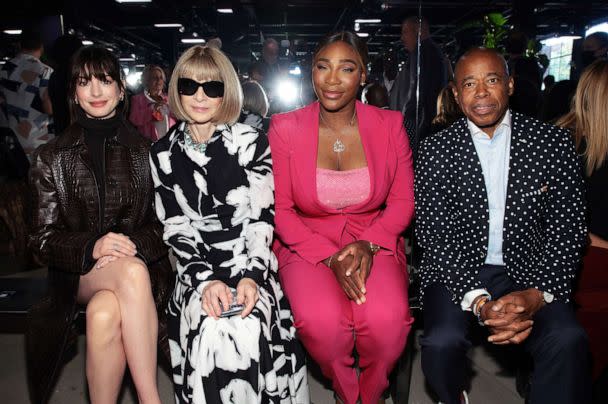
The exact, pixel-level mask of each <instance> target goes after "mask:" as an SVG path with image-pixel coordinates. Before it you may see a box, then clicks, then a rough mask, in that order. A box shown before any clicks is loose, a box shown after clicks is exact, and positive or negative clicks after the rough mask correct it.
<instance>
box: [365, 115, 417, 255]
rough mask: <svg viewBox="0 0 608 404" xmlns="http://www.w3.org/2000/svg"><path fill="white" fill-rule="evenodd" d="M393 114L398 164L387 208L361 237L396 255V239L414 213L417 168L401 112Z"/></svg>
mask: <svg viewBox="0 0 608 404" xmlns="http://www.w3.org/2000/svg"><path fill="white" fill-rule="evenodd" d="M394 116H395V117H397V116H398V117H399V118H395V119H391V120H390V127H389V128H387V129H388V131H389V133H390V144H389V148H391V149H393V150H395V153H396V155H397V166H396V169H395V173H394V176H393V181H392V183H391V184H390V189H389V193H388V196H387V198H386V202H385V205H386V207H385V208H384V209H383V210H382V213H380V215H379V216H378V218H377V219H376V220H375V221H374V223H373V224H372V225H371V226H370V227H369V228H367V229H366V230H364V231H363V233H361V235H360V236H359V239H360V240H367V241H371V242H372V243H374V244H378V245H379V246H381V247H383V248H385V249H387V250H390V251H392V252H393V254H395V255H396V250H397V240H398V239H399V236H400V235H401V233H402V232H403V231H404V230H405V229H406V228H407V226H408V225H409V224H410V222H411V220H412V217H413V215H414V170H413V167H412V151H411V149H410V146H409V142H408V138H407V135H406V133H405V129H404V128H403V125H402V119H401V114H394Z"/></svg>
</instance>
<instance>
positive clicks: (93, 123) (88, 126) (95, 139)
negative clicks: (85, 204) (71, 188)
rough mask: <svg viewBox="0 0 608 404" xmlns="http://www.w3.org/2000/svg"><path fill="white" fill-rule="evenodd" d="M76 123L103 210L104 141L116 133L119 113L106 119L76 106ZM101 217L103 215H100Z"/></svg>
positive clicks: (119, 119)
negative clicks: (97, 117)
mask: <svg viewBox="0 0 608 404" xmlns="http://www.w3.org/2000/svg"><path fill="white" fill-rule="evenodd" d="M76 122H78V124H79V125H80V126H82V127H83V128H84V142H85V144H86V146H87V150H88V152H89V156H90V158H91V165H92V167H91V168H92V169H93V175H94V176H95V179H96V181H97V191H98V192H99V210H100V212H103V211H104V210H105V202H106V201H105V199H106V192H105V189H106V186H105V183H106V178H105V177H106V176H105V168H106V167H105V155H106V147H105V145H106V142H107V140H108V138H110V137H112V136H114V135H116V131H117V130H118V127H119V126H120V124H121V122H122V118H121V116H120V114H119V113H117V114H116V115H114V116H113V117H111V118H107V119H95V118H89V117H87V116H86V114H85V113H84V111H83V110H82V108H78V116H77V120H76ZM102 217H103V215H102Z"/></svg>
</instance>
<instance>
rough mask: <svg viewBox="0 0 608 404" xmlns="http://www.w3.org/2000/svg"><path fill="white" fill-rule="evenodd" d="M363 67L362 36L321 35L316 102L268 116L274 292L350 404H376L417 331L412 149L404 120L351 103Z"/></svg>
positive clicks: (395, 114) (315, 75)
mask: <svg viewBox="0 0 608 404" xmlns="http://www.w3.org/2000/svg"><path fill="white" fill-rule="evenodd" d="M366 62H367V50H366V47H365V44H364V43H363V42H362V41H361V40H360V39H359V37H358V36H357V35H355V34H354V33H352V32H340V33H337V34H332V35H329V36H327V37H326V38H325V39H324V40H323V41H322V42H321V43H320V44H319V46H318V47H317V50H316V52H315V56H314V64H313V71H312V76H313V83H314V89H315V92H316V93H317V97H318V98H319V101H318V102H315V103H313V104H311V105H308V106H307V107H304V108H303V109H300V110H297V111H294V112H290V113H286V114H280V115H274V116H273V117H272V122H271V125H270V130H269V135H268V137H269V140H270V144H271V146H272V153H273V161H274V164H275V167H276V171H275V190H276V232H277V235H278V237H279V240H277V241H276V242H275V244H274V250H275V252H276V254H277V256H278V259H279V268H280V270H279V275H280V277H281V284H282V285H283V287H284V288H285V293H286V294H287V297H288V298H289V301H290V304H291V306H292V308H293V311H294V317H295V319H296V327H297V328H298V333H299V335H300V337H301V338H302V341H303V343H304V346H305V347H306V349H307V350H308V352H309V353H310V354H311V356H312V357H313V358H314V360H315V361H317V362H318V363H319V365H320V367H321V370H322V371H323V374H324V375H325V376H327V377H328V378H329V379H331V381H332V384H333V388H334V390H335V392H336V394H337V396H338V398H339V400H340V402H343V403H346V404H354V403H356V402H358V400H359V399H360V400H361V402H362V403H363V404H372V403H373V404H376V403H378V402H383V400H381V397H382V394H383V392H384V390H385V388H386V387H387V386H388V374H389V373H390V371H391V369H392V368H393V365H394V364H395V362H396V360H397V358H398V357H399V355H400V354H401V351H402V350H403V348H404V346H405V342H406V338H407V334H408V332H409V329H410V325H411V323H412V319H411V317H410V314H409V309H408V306H407V301H408V300H407V287H408V276H407V272H406V266H405V254H404V251H405V248H404V245H403V239H402V238H401V236H400V234H401V233H402V232H403V231H404V230H405V228H406V227H407V225H408V224H409V222H410V220H411V218H412V214H413V210H414V191H413V172H412V159H411V151H410V148H409V144H408V141H407V137H406V134H405V130H404V129H403V117H402V115H401V114H400V113H399V112H395V111H387V110H381V109H379V108H376V107H373V106H369V105H365V104H362V103H360V102H358V101H357V100H356V97H357V91H358V88H359V86H360V85H363V84H365V80H366V76H367V72H366V69H365V65H366ZM387 307H390V310H386V308H387ZM355 345H356V349H357V352H358V354H359V365H360V367H361V374H360V377H357V373H356V371H355V369H353V367H352V364H353V362H354V359H353V357H352V353H353V348H354V347H355Z"/></svg>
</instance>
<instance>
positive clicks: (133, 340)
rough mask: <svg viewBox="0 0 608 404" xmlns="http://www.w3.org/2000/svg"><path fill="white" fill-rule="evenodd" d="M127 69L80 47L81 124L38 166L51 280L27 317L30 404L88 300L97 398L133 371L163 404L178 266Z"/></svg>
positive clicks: (41, 230) (39, 236) (37, 226)
mask: <svg viewBox="0 0 608 404" xmlns="http://www.w3.org/2000/svg"><path fill="white" fill-rule="evenodd" d="M121 72H122V69H121V68H120V64H119V62H118V59H117V58H116V57H115V56H114V55H113V54H112V53H111V52H110V51H108V50H107V49H106V48H103V47H96V46H92V47H85V48H82V49H80V50H79V51H78V52H77V53H76V55H75V56H74V60H73V68H72V74H71V77H70V81H69V87H68V94H69V104H70V105H69V107H70V111H71V116H72V124H71V125H70V126H69V127H68V128H67V129H66V131H65V132H64V133H63V134H61V136H59V137H57V138H55V139H53V140H51V141H50V142H49V143H47V144H44V145H42V146H41V147H39V148H38V149H37V150H36V152H35V154H34V159H33V161H32V167H31V169H30V186H31V189H32V192H33V200H32V204H33V217H32V232H31V236H30V237H31V243H32V247H33V250H34V252H35V253H36V254H37V255H38V257H39V258H40V260H41V261H42V262H43V263H45V264H47V265H48V267H49V279H50V281H51V282H50V283H51V294H50V296H51V297H50V300H45V301H43V302H42V303H40V304H38V305H36V306H35V307H34V308H33V309H32V310H31V311H30V313H29V317H30V318H29V323H28V332H27V339H26V343H27V351H28V352H27V353H28V355H27V359H28V370H29V376H30V381H31V385H32V386H34V388H33V393H34V397H32V401H33V402H46V400H47V399H48V397H49V395H50V392H51V391H52V387H53V382H54V379H55V377H56V376H57V374H58V372H59V369H60V365H61V364H62V363H61V359H62V356H63V351H64V350H65V349H67V347H66V341H71V342H75V341H74V340H73V339H70V338H69V337H68V336H69V334H70V332H71V329H70V328H71V325H72V322H73V320H74V319H75V317H76V314H77V313H78V306H77V304H82V305H86V324H87V330H86V338H87V356H86V374H87V381H88V384H89V394H90V396H91V401H92V402H94V403H97V402H99V403H111V402H116V400H117V398H118V393H119V391H120V388H121V385H122V379H123V375H124V372H125V368H126V367H127V366H128V367H129V372H130V373H131V377H132V379H133V383H134V384H135V388H136V390H137V395H138V397H139V399H140V401H141V402H145V403H159V404H160V398H159V395H158V389H157V386H156V369H157V367H156V352H157V338H158V336H159V335H160V336H161V337H162V336H163V335H164V331H165V326H166V322H165V321H164V319H165V316H164V313H165V307H166V305H167V299H166V298H167V297H168V295H169V289H170V288H171V285H172V282H171V279H172V278H171V272H172V271H171V265H170V263H169V259H168V254H167V253H168V251H167V249H166V248H165V247H164V246H163V242H162V226H161V225H160V223H159V222H158V220H157V218H156V216H155V214H154V210H153V207H152V203H153V201H154V193H153V184H152V176H151V174H150V166H149V164H148V150H149V141H147V140H146V139H145V138H143V137H142V136H141V135H140V134H139V133H137V132H135V131H134V130H133V128H132V126H131V125H129V124H128V123H127V121H126V119H125V117H124V113H125V110H126V103H127V101H126V98H125V87H124V80H123V79H122V77H121ZM155 304H156V305H155ZM157 309H158V313H159V316H158V317H160V320H161V321H160V324H159V318H158V317H157ZM159 328H160V331H159ZM165 341H166V339H165ZM163 348H164V349H165V352H166V351H168V347H167V346H164V347H163Z"/></svg>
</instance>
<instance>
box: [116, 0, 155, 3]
mask: <svg viewBox="0 0 608 404" xmlns="http://www.w3.org/2000/svg"><path fill="white" fill-rule="evenodd" d="M116 2H117V3H152V0H116Z"/></svg>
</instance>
